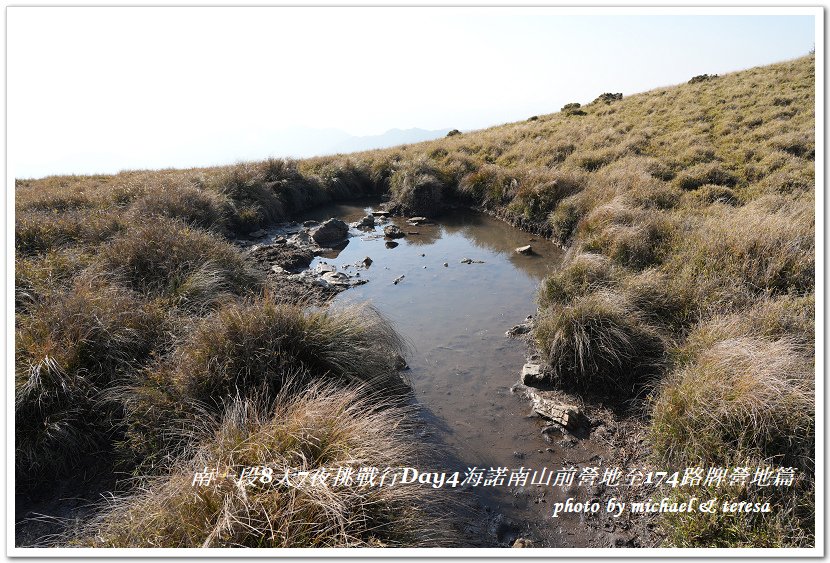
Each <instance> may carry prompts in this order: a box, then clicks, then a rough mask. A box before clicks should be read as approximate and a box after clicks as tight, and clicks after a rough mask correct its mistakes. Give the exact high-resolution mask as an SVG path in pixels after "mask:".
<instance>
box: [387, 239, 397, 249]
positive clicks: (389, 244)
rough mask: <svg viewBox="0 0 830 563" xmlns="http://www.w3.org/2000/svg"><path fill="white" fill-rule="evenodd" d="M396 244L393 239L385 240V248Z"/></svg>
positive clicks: (393, 246)
mask: <svg viewBox="0 0 830 563" xmlns="http://www.w3.org/2000/svg"><path fill="white" fill-rule="evenodd" d="M396 246H398V243H397V242H395V241H394V240H387V241H386V248H395V247H396Z"/></svg>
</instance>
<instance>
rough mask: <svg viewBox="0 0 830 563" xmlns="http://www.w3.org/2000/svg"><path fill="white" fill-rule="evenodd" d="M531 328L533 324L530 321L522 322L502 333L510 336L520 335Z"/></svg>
mask: <svg viewBox="0 0 830 563" xmlns="http://www.w3.org/2000/svg"><path fill="white" fill-rule="evenodd" d="M531 330H533V326H532V325H531V324H530V323H522V324H520V325H516V326H514V327H513V328H511V329H510V330H508V331H507V332H505V333H504V334H505V335H507V336H508V337H510V338H514V337H516V336H520V335H522V334H527V333H528V332H530V331H531Z"/></svg>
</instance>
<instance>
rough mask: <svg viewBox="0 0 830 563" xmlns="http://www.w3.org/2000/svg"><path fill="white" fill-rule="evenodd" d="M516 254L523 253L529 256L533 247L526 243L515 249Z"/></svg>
mask: <svg viewBox="0 0 830 563" xmlns="http://www.w3.org/2000/svg"><path fill="white" fill-rule="evenodd" d="M515 252H516V254H524V255H525V256H530V255H531V254H533V247H532V246H530V245H529V244H528V245H525V246H520V247H519V248H517V249H516V250H515Z"/></svg>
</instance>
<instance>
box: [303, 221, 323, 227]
mask: <svg viewBox="0 0 830 563" xmlns="http://www.w3.org/2000/svg"><path fill="white" fill-rule="evenodd" d="M319 224H320V222H319V221H311V220H308V221H304V222H303V227H316V226H317V225H319Z"/></svg>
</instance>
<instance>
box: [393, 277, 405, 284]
mask: <svg viewBox="0 0 830 563" xmlns="http://www.w3.org/2000/svg"><path fill="white" fill-rule="evenodd" d="M405 277H406V276H398V277H397V278H395V281H393V282H392V283H393V284H395V285H398V284H399V283H401V282H402V281H403V279H404V278H405Z"/></svg>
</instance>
